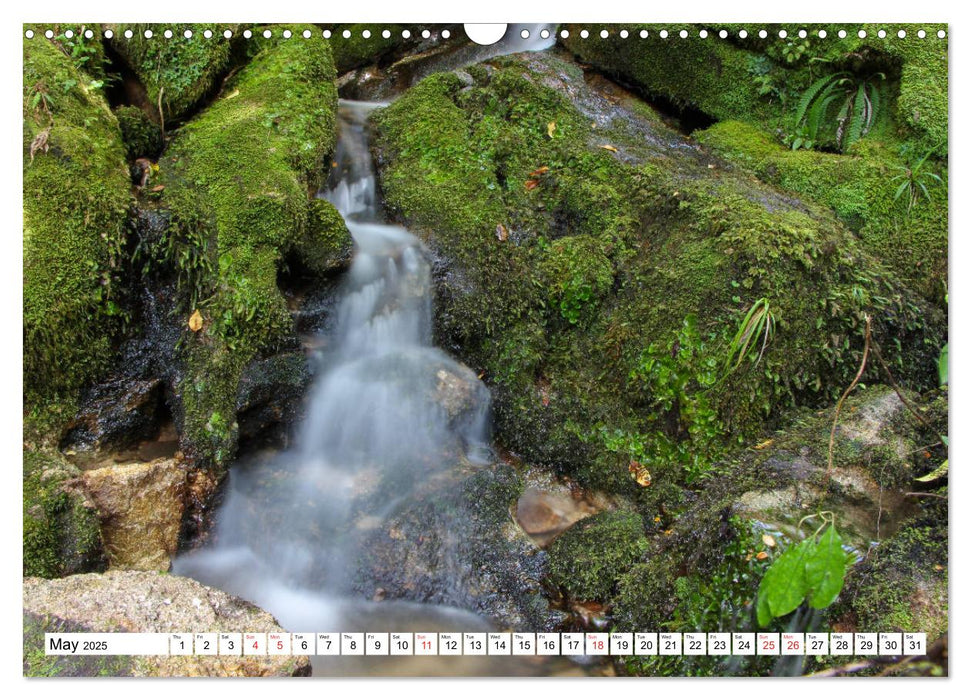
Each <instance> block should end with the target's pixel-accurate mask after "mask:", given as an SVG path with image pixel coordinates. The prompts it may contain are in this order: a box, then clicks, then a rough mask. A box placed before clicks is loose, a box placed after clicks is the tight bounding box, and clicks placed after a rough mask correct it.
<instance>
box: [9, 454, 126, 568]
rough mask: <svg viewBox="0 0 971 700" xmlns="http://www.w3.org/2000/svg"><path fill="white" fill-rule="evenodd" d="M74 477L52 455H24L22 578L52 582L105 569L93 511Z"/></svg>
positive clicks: (65, 464) (74, 470)
mask: <svg viewBox="0 0 971 700" xmlns="http://www.w3.org/2000/svg"><path fill="white" fill-rule="evenodd" d="M79 477H80V471H79V470H78V469H77V467H74V466H73V465H71V464H69V463H68V462H66V461H64V458H63V457H61V456H60V455H59V454H58V453H56V452H47V451H33V450H31V451H25V452H24V476H23V479H24V500H23V508H24V576H42V577H44V578H55V577H58V576H70V575H71V574H78V573H83V572H87V571H103V570H104V568H105V566H106V565H107V560H106V558H105V550H104V544H103V542H102V539H101V530H100V527H99V521H98V512H97V510H96V509H95V506H94V504H93V503H92V502H91V501H90V500H89V499H88V498H87V496H86V494H85V493H84V490H83V488H82V487H81V483H80V478H79Z"/></svg>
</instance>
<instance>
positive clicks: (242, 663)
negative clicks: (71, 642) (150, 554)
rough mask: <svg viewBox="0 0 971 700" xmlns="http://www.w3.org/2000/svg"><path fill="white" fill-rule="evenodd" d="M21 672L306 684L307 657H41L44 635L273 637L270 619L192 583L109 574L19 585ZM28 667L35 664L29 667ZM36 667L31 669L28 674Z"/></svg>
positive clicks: (163, 576) (153, 575)
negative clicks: (292, 679) (284, 679)
mask: <svg viewBox="0 0 971 700" xmlns="http://www.w3.org/2000/svg"><path fill="white" fill-rule="evenodd" d="M23 600H24V622H25V624H24V659H25V660H24V664H25V668H24V672H25V675H36V674H37V673H39V672H40V669H39V662H40V661H46V662H47V663H45V664H44V665H43V668H44V671H43V673H44V674H45V675H56V676H86V675H95V673H92V672H91V671H92V669H91V666H92V664H95V663H97V664H98V666H99V668H101V669H103V670H102V673H104V672H105V671H106V672H107V674H108V675H125V676H306V675H310V661H309V659H308V658H307V657H306V656H128V657H119V656H114V657H110V656H109V657H57V658H52V657H47V658H46V659H45V658H44V657H43V652H41V654H40V655H38V654H37V650H38V649H43V643H44V633H45V632H56V631H60V632H163V633H164V632H198V631H219V632H252V631H254V630H255V631H259V632H276V631H283V630H282V629H281V628H280V626H279V624H277V622H276V620H274V619H273V617H272V616H271V615H270V614H269V613H266V612H264V611H262V610H260V609H259V608H257V607H255V606H253V605H251V604H249V603H247V602H245V601H243V600H240V599H239V598H235V597H233V596H231V595H229V594H227V593H223V592H222V591H218V590H215V589H212V588H208V587H206V586H203V585H202V584H200V583H197V582H196V581H193V580H191V579H186V578H181V577H177V576H169V575H166V574H159V573H148V572H138V571H110V572H108V573H106V574H103V575H101V574H82V575H78V576H70V577H68V578H64V579H58V580H54V581H45V580H43V579H38V578H26V579H24V584H23ZM32 660H34V661H32ZM35 663H37V666H35Z"/></svg>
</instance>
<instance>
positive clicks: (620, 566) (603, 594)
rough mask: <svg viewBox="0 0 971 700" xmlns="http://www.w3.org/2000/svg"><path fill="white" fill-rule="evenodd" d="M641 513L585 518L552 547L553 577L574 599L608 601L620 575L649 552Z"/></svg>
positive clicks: (604, 513) (550, 550) (600, 514)
mask: <svg viewBox="0 0 971 700" xmlns="http://www.w3.org/2000/svg"><path fill="white" fill-rule="evenodd" d="M647 548H648V541H647V538H646V537H644V522H643V520H642V519H641V516H640V515H638V514H637V513H632V512H629V511H605V512H603V513H598V514H597V515H592V516H590V517H589V518H584V519H583V520H581V521H580V522H578V523H576V524H574V525H573V526H571V527H570V528H569V529H568V530H566V531H565V532H563V533H562V534H561V535H559V536H558V537H557V538H556V539H555V540H553V544H551V545H550V548H549V556H550V563H549V577H550V580H551V581H552V583H553V584H554V585H556V586H559V587H560V588H561V589H562V590H563V591H565V592H566V593H567V595H569V596H570V598H572V599H573V600H578V601H584V600H586V601H592V600H596V601H607V600H609V599H610V598H611V596H612V595H613V593H614V591H615V588H616V586H617V582H618V581H619V580H620V578H621V577H622V576H623V575H624V574H625V573H626V572H627V571H628V570H629V569H630V568H631V567H632V566H634V564H636V563H637V562H638V560H639V559H640V558H641V556H642V555H643V554H644V552H645V551H647Z"/></svg>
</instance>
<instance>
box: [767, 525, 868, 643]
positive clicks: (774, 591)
mask: <svg viewBox="0 0 971 700" xmlns="http://www.w3.org/2000/svg"><path fill="white" fill-rule="evenodd" d="M817 515H818V516H819V517H820V518H821V519H822V521H823V522H822V524H821V525H820V526H819V528H817V529H816V531H815V532H814V533H813V534H812V535H810V536H809V537H807V538H806V539H804V540H803V541H802V542H800V543H799V544H797V545H794V546H791V547H789V548H788V549H786V551H785V552H783V553H782V555H781V556H780V557H779V558H778V559H776V560H775V561H774V562H772V565H771V566H770V567H769V568H768V570H767V571H766V572H765V575H764V576H763V577H762V581H761V583H759V592H758V602H757V604H756V615H757V617H758V622H759V625H760V626H762V627H765V626H766V625H768V624H769V623H770V622H772V620H773V619H775V618H777V617H782V616H783V615H788V614H789V613H791V612H792V611H793V610H795V609H796V608H798V607H799V606H800V605H802V604H803V602H804V601H805V602H808V604H809V607H811V608H815V609H817V610H821V609H823V608H826V607H829V606H830V605H831V604H832V603H833V601H835V600H836V598H837V596H839V594H840V591H842V590H843V581H844V578H845V577H846V570H847V566H848V563H849V557H851V556H852V555H848V554H847V553H846V552H845V551H844V550H843V540H842V538H841V537H840V534H839V533H838V532H837V531H836V525H835V522H834V516H833V514H832V513H830V512H823V513H818V514H817ZM813 517H816V516H812V515H811V516H807V517H806V518H803V520H802V521H800V523H799V526H800V527H801V526H802V523H803V522H805V521H806V520H808V519H810V518H813Z"/></svg>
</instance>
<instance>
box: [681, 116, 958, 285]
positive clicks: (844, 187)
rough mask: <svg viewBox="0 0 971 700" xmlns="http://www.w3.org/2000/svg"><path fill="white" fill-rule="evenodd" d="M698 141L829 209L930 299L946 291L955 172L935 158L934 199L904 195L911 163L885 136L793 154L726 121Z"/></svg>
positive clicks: (929, 164) (930, 185)
mask: <svg viewBox="0 0 971 700" xmlns="http://www.w3.org/2000/svg"><path fill="white" fill-rule="evenodd" d="M695 138H697V139H698V141H700V142H701V143H703V144H705V145H706V146H708V147H709V148H711V149H712V150H713V151H715V152H716V153H718V154H719V155H720V156H722V157H723V158H726V159H727V160H730V161H732V162H733V163H736V164H738V165H740V166H741V167H743V168H746V169H748V170H751V171H752V172H753V173H754V174H755V175H756V176H757V177H758V178H759V179H761V180H764V181H765V182H770V183H772V184H775V185H778V186H779V187H782V188H784V189H786V190H790V191H792V192H795V193H797V194H798V195H800V196H802V197H807V198H809V199H811V200H813V201H815V202H818V203H820V204H824V205H826V206H828V207H830V208H831V209H832V210H833V212H834V213H835V214H836V216H837V217H839V219H840V220H841V221H843V223H845V224H846V225H847V226H848V227H849V228H851V229H852V230H854V231H856V232H857V233H858V234H859V236H860V239H861V240H862V242H863V244H864V246H865V247H866V249H867V250H868V251H869V252H870V253H871V254H872V255H873V256H874V257H876V258H878V259H879V260H882V261H885V262H886V263H887V264H888V265H890V266H891V267H892V268H893V270H894V272H895V273H896V274H897V275H898V276H899V277H900V278H901V279H904V280H908V281H909V282H910V283H911V284H912V285H913V286H914V288H915V289H919V290H921V291H922V292H924V294H925V295H926V296H928V297H929V298H931V299H934V300H936V301H938V302H939V303H942V302H943V298H944V295H945V293H946V291H947V267H948V266H947V260H948V255H947V253H948V246H947V243H948V241H947V237H948V197H947V192H948V187H947V184H948V177H947V168H946V165H945V166H941V165H940V164H938V163H937V162H936V161H934V160H928V161H925V162H924V165H923V166H922V169H924V170H925V171H926V172H933V173H934V174H936V175H938V176H939V177H940V178H941V182H937V181H935V180H932V179H927V180H926V182H925V186H926V187H927V196H926V197H925V196H924V195H923V194H921V193H920V192H919V191H918V198H917V199H916V201H915V202H914V203H913V206H910V203H911V200H910V193H909V192H905V193H903V194H901V195H900V196H897V190H898V188H899V187H900V186H901V184H902V180H901V179H900V176H901V175H903V174H905V173H906V169H907V162H906V161H905V160H903V159H902V158H901V157H900V156H899V155H898V154H897V153H894V152H892V151H891V149H890V148H889V147H888V144H887V143H886V142H884V141H876V140H870V139H867V140H864V141H862V142H860V144H859V147H858V148H855V149H853V152H852V153H851V154H847V155H838V154H833V153H818V152H816V151H806V150H801V151H793V150H790V149H789V148H787V147H785V146H784V145H783V144H781V143H779V142H778V141H777V140H776V139H774V138H773V137H772V136H770V135H769V134H768V133H766V132H764V131H762V130H760V129H759V128H758V127H756V126H753V125H751V124H746V123H744V122H737V121H726V122H721V123H719V124H716V125H714V126H712V127H711V128H709V129H706V130H704V131H701V132H696V133H695Z"/></svg>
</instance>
